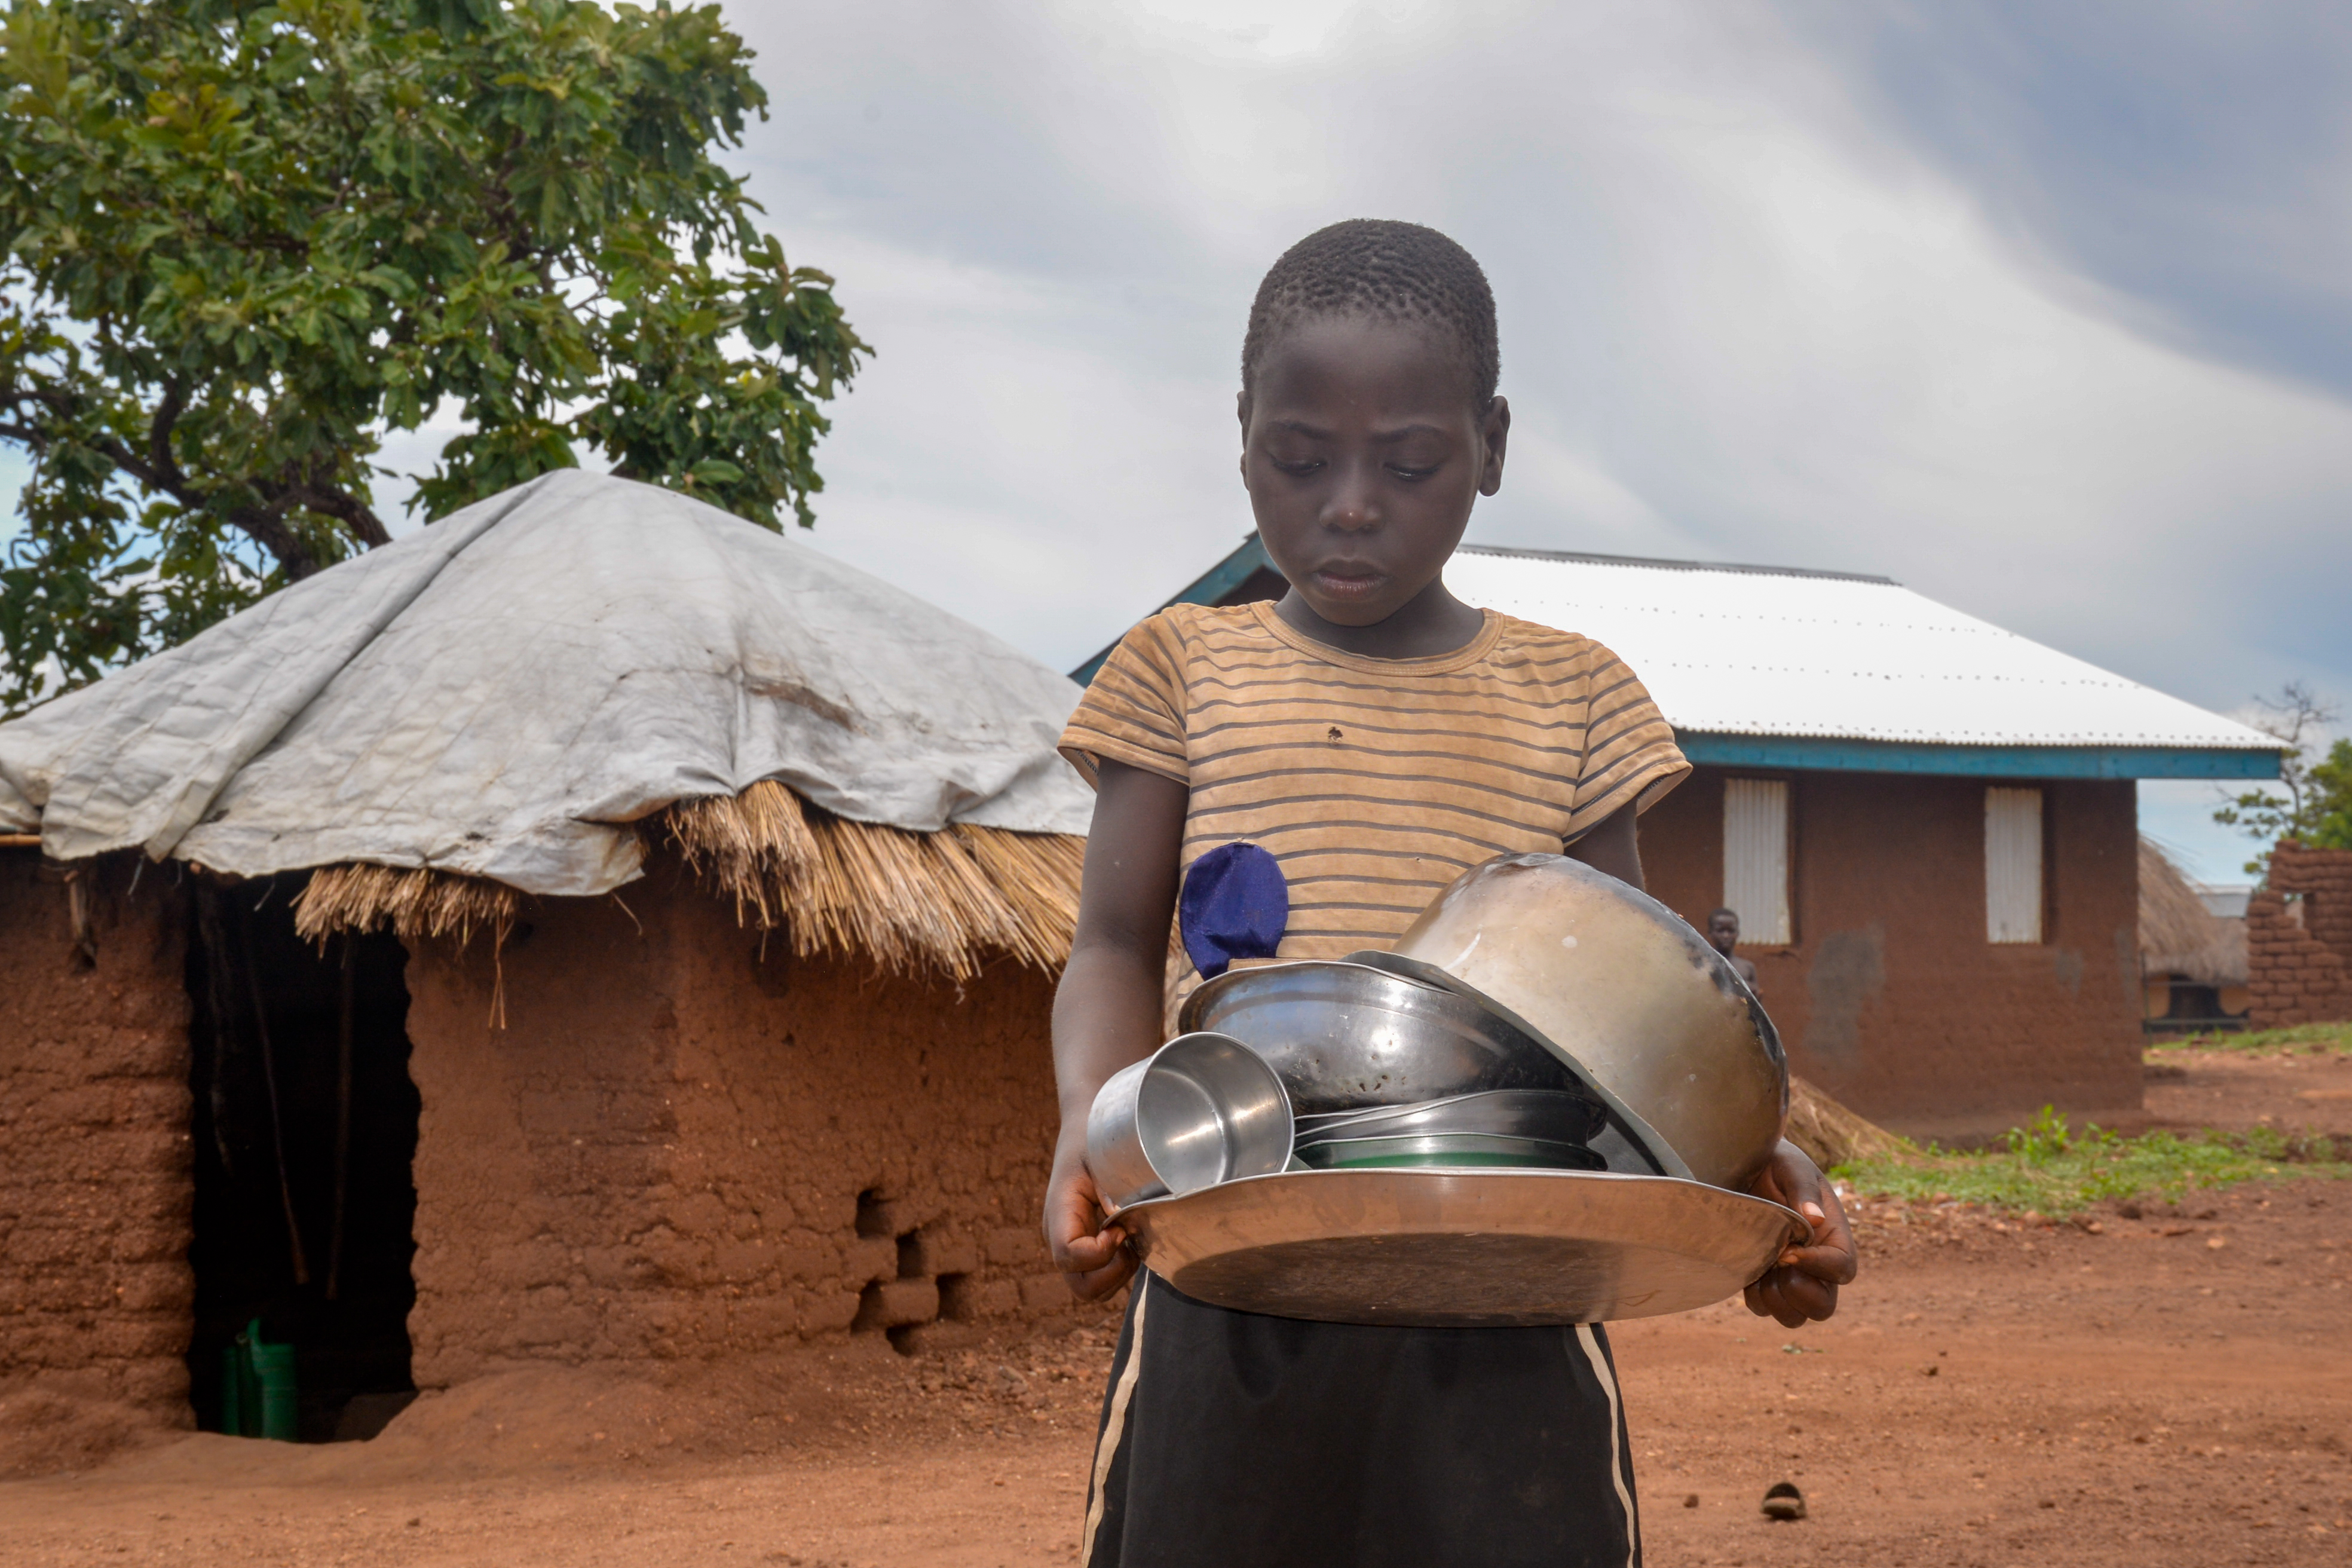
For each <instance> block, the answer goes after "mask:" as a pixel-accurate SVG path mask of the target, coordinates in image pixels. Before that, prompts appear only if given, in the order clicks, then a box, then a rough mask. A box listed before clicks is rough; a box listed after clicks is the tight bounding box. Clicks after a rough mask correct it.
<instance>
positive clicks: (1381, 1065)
mask: <svg viewBox="0 0 2352 1568" xmlns="http://www.w3.org/2000/svg"><path fill="white" fill-rule="evenodd" d="M1367 956H1370V955H1367ZM1450 982H1451V977H1450V976H1445V975H1437V976H1435V977H1434V978H1425V977H1421V976H1414V975H1406V974H1401V973H1394V972H1391V971H1390V970H1388V969H1384V968H1380V967H1376V966H1375V965H1373V964H1371V963H1364V962H1360V961H1338V960H1328V959H1327V960H1309V961H1307V962H1304V963H1278V964H1273V965H1270V966H1268V967H1265V968H1262V969H1248V970H1229V971H1227V972H1226V973H1223V974H1222V975H1219V976H1218V977H1217V978H1216V979H1214V980H1212V981H1210V982H1209V983H1208V984H1204V985H1202V987H1201V988H1200V989H1199V990H1198V991H1195V992H1194V993H1192V995H1191V996H1189V997H1187V998H1186V999H1185V1003H1184V1008H1183V1013H1182V1016H1181V1027H1182V1028H1184V1029H1186V1030H1188V1031H1191V1030H1210V1031H1214V1032H1216V1033H1218V1034H1221V1035H1223V1036H1226V1037H1231V1038H1233V1039H1236V1040H1239V1041H1241V1042H1243V1043H1244V1044H1245V1045H1247V1046H1248V1047H1249V1048H1250V1049H1251V1050H1253V1051H1255V1053H1257V1055H1258V1056H1260V1057H1262V1058H1265V1061H1266V1062H1267V1063H1268V1064H1269V1065H1271V1066H1272V1067H1273V1068H1274V1069H1275V1071H1276V1073H1278V1074H1279V1075H1280V1076H1281V1079H1282V1084H1283V1088H1284V1089H1285V1090H1286V1092H1287V1094H1288V1097H1289V1100H1290V1106H1291V1110H1292V1111H1293V1112H1294V1113H1295V1115H1296V1118H1297V1128H1298V1132H1297V1147H1296V1149H1295V1160H1296V1166H1295V1167H1294V1168H1306V1169H1340V1168H1349V1167H1355V1166H1358V1165H1360V1164H1361V1163H1365V1162H1372V1161H1377V1162H1380V1163H1381V1164H1382V1165H1408V1166H1410V1165H1423V1166H1434V1167H1445V1166H1479V1165H1486V1166H1495V1165H1514V1166H1518V1167H1521V1168H1526V1169H1533V1170H1555V1171H1557V1170H1607V1171H1616V1172H1618V1173H1622V1174H1625V1175H1643V1176H1687V1175H1689V1174H1690V1171H1689V1169H1688V1168H1687V1167H1686V1166H1685V1165H1684V1164H1683V1163H1682V1162H1681V1160H1680V1159H1679V1158H1678V1157H1677V1156H1676V1155H1675V1152H1674V1150H1673V1149H1672V1148H1671V1147H1669V1146H1668V1144H1667V1143H1666V1142H1665V1140H1664V1139H1663V1138H1660V1137H1659V1136H1658V1135H1657V1133H1656V1131H1654V1130H1653V1129H1652V1128H1651V1127H1650V1126H1649V1124H1648V1123H1647V1122H1645V1121H1643V1119H1642V1118H1641V1117H1640V1116H1639V1115H1637V1114H1636V1113H1635V1112H1634V1111H1633V1110H1632V1108H1630V1107H1629V1106H1627V1105H1626V1104H1625V1103H1624V1102H1623V1101H1622V1100H1618V1099H1617V1098H1616V1097H1615V1096H1614V1095H1612V1094H1611V1093H1610V1092H1609V1090H1607V1089H1604V1088H1602V1087H1601V1085H1600V1084H1598V1083H1596V1082H1594V1081H1593V1080H1592V1079H1591V1075H1590V1074H1588V1073H1586V1072H1584V1071H1583V1070H1582V1069H1581V1068H1580V1067H1579V1066H1578V1064H1577V1063H1576V1062H1575V1060H1574V1059H1573V1058H1568V1057H1566V1056H1563V1055H1562V1054H1560V1053H1559V1052H1557V1051H1555V1050H1553V1049H1551V1048H1550V1047H1549V1046H1548V1045H1547V1044H1546V1043H1545V1042H1544V1040H1543V1039H1542V1037H1540V1036H1538V1035H1537V1034H1535V1033H1534V1032H1533V1031H1532V1030H1530V1029H1528V1028H1526V1027H1524V1026H1521V1025H1520V1024H1518V1023H1517V1022H1516V1021H1515V1020H1513V1019H1510V1018H1508V1017H1507V1016H1503V1015H1502V1014H1501V1013H1499V1012H1498V1011H1497V1010H1496V1009H1494V1008H1492V1007H1489V1006H1487V1005H1485V1004H1484V1002H1483V1001H1482V1000H1481V999H1480V998H1478V997H1475V996H1472V995H1467V994H1463V993H1462V992H1461V991H1459V990H1456V989H1454V988H1452V986H1451V984H1450ZM1353 1118H1369V1120H1366V1121H1361V1122H1360V1123H1359V1122H1357V1121H1352V1120H1349V1119H1353ZM1343 1125H1344V1126H1346V1127H1347V1129H1348V1131H1345V1132H1343V1131H1340V1129H1341V1127H1342V1126H1343ZM1433 1138H1434V1139H1437V1140H1439V1142H1428V1140H1430V1139H1433ZM1363 1139H1381V1140H1392V1139H1409V1140H1414V1141H1415V1142H1411V1143H1396V1142H1391V1143H1387V1144H1386V1145H1385V1146H1378V1145H1373V1144H1367V1143H1364V1142H1360V1140H1363ZM1342 1144H1344V1145H1346V1147H1339V1146H1338V1145H1342ZM1373 1168H1379V1167H1378V1166H1374V1167H1373Z"/></svg>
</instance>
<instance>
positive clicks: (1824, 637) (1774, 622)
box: [1445, 545, 2278, 752]
mask: <svg viewBox="0 0 2352 1568" xmlns="http://www.w3.org/2000/svg"><path fill="white" fill-rule="evenodd" d="M1445 582H1446V585H1447V586H1448V587H1449V588H1451V589H1452V590H1453V591H1454V594H1455V595H1456V596H1458V597H1460V598H1462V599H1464V600H1465V601H1467V602H1468V603H1470V604H1473V605H1484V606H1487V607H1489V608H1493V609H1496V610H1500V611H1502V612H1504V613H1505V614H1506V615H1512V616H1519V617H1521V618H1522V619H1524V620H1530V621H1536V622H1539V623H1541V624H1543V625H1545V626H1559V627H1560V628H1562V629H1563V630H1567V631H1574V632H1581V633H1583V634H1584V635H1585V636H1587V637H1593V638H1595V639H1597V640H1599V641H1600V642H1602V643H1605V644H1606V645H1608V647H1611V648H1612V649H1613V650H1615V652H1616V653H1617V655H1618V656H1619V657H1620V658H1622V659H1624V660H1625V662H1626V663H1627V664H1629V665H1631V666H1633V669H1634V671H1635V672H1636V673H1637V674H1639V675H1640V676H1641V678H1642V679H1643V682H1644V683H1645V684H1646V685H1647V686H1648V687H1649V689H1650V693H1651V695H1652V696H1653V697H1654V698H1655V699H1656V700H1657V703H1658V707H1659V708H1660V710H1663V711H1664V714H1665V716H1666V720H1667V721H1668V722H1669V723H1671V724H1673V725H1674V726H1675V729H1677V730H1687V731H1700V732H1705V733H1714V734H1728V735H1781V736H1806V737H1819V738H1823V739H1839V740H1855V741H1888V742H1912V743H1927V744H1943V745H1964V746H2147V747H2167V748H2175V747H2177V748H2193V749H2199V750H2228V751H2262V752H2276V751H2277V750H2278V742H2276V741H2274V740H2273V739H2272V738H2271V737H2270V736H2268V735H2265V734H2263V733H2262V732H2261V731H2258V730H2254V729H2251V728H2249V727H2248V726H2246V725H2243V724H2240V723H2237V722H2235V721H2232V720H2229V719H2224V718H2222V717H2221V715H2220V714H2218V713H2209V712H2207V711H2206V710H2204V709H2202V708H2199V707H2196V706H2194V705H2193V704H2190V703H2187V702H2183V701H2182V700H2179V698H2177V697H2168V696H2166V695H2165V694H2164V693H2163V692H2161V691H2157V690H2154V689H2150V688H2148V687H2146V686H2142V685H2140V684H2139V683H2138V682H2137V681H2135V680H2126V679H2124V678H2123V677H2122V676H2120V675H2115V674H2111V673H2109V672H2108V671H2106V670H2104V669H2101V668H2098V667H2097V666H2095V665H2092V664H2086V663H2084V661H2083V660H2081V659H2079V658H2073V657H2072V656H2070V655H2067V654H2063V653H2060V652H2059V651H2058V650H2057V649H2055V648H2050V647H2042V645H2041V644H2040V643H2037V642H2034V641H2032V639H2030V638H2027V637H2019V636H2018V635H2017V634H2016V633H2014V632H2008V631H2003V630H2002V629H2001V628H2000V627H1999V626H1994V625H1992V624H1991V623H1990V622H1989V621H1980V620H1979V619H1977V618H1976V617H1975V616H1966V615H1962V614H1961V613H1960V612H1959V611H1958V610H1954V609H1950V608H1948V607H1947V606H1945V605H1939V604H1937V603H1936V602H1935V601H1934V600H1933V599H1929V598H1926V597H1924V596H1922V595H1918V594H1915V593H1913V592H1912V591H1911V590H1910V589H1908V588H1906V587H1904V586H1903V585H1902V584H1899V583H1896V582H1894V581H1892V580H1890V579H1888V578H1885V577H1859V576H1850V575H1846V574H1839V573H1829V572H1804V571H1798V570H1794V569H1787V568H1778V567H1761V566H1727V565H1713V564H1709V563H1704V562H1681V561H1642V560H1634V559H1630V558H1624V557H1612V556H1594V555H1570V554H1559V553H1553V552H1544V551H1521V550H1502V549H1496V548H1493V547H1487V546H1479V545H1468V546H1465V547H1464V549H1463V550H1462V551H1461V552H1460V553H1458V554H1456V555H1455V556H1454V560H1453V562H1452V563H1450V564H1448V565H1447V567H1446V569H1445Z"/></svg>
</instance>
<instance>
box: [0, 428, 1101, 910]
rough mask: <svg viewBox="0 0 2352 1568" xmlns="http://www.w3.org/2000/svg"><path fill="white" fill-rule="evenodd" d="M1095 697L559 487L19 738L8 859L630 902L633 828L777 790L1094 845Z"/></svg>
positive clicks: (160, 664)
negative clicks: (372, 869)
mask: <svg viewBox="0 0 2352 1568" xmlns="http://www.w3.org/2000/svg"><path fill="white" fill-rule="evenodd" d="M1078 695H1079V693H1078V689H1077V687H1076V685H1074V684H1073V683H1072V682H1071V681H1070V680H1069V679H1066V677H1064V676H1062V675H1059V674H1057V673H1055V671H1053V670H1051V669H1048V668H1045V666H1044V665H1041V664H1039V663H1037V662H1036V661H1035V660H1034V659H1031V658H1027V657H1025V656H1024V655H1023V654H1021V653H1019V652H1018V651H1016V650H1015V649H1013V648H1012V647H1009V646H1007V645H1006V644H1004V643H1002V642H999V641H998V640H997V639H996V638H994V637H990V636H989V635H988V634H986V633H985V632H982V631H981V630H980V629H979V628H978V627H976V626H970V625H968V624H966V623H965V622H963V621H960V620H958V619H957V618H956V617H954V616H950V615H949V614H948V613H947V612H945V611H944V610H940V609H938V608H936V607H934V606H933V605H928V604H926V603H924V602H923V601H922V600H920V599H918V598H915V597H914V596H913V595H908V594H905V593H902V592H900V591H899V590H898V589H896V588H893V587H891V586H890V585H889V584H886V583H883V582H881V581H880V580H878V579H877V578H874V577H871V576H868V575H867V574H865V573H863V572H859V571H856V570H855V569H854V568H851V567H849V566H845V565H844V564H842V563H839V562H837V561H835V560H833V559H832V558H830V557H828V556H826V555H824V554H823V553H821V552H817V551H815V550H813V549H811V548H809V547H808V546H806V545H804V544H800V543H797V542H794V541H793V540H790V539H786V538H782V537H781V536H779V535H777V534H774V533H771V532H769V531H766V530H765V529H761V528H759V527H757V526H755V525H753V524H751V523H749V522H746V521H742V520H741V519H740V518H736V517H731V516H730V515H728V514H727V513H725V512H722V511H719V510H716V509H714V508H711V507H709V506H705V505H703V504H702V503H700V502H698V501H695V500H688V499H687V498H686V497H684V496H680V495H677V494H675V493H673V492H671V491H668V490H664V489H656V488H654V487H652V486H650V485H641V484H633V483H630V482H628V481H626V480H623V479H604V478H599V477H597V476H594V475H592V474H586V473H582V472H579V471H577V470H564V471H561V472H557V473H551V474H547V475H544V476H542V477H541V478H539V479H534V480H532V481H530V483H529V484H525V485H521V486H519V487H517V488H516V489H511V490H509V491H506V492H505V493H504V494H502V495H498V496H493V497H492V498H490V499H489V500H486V501H482V502H479V503H478V504H477V505H474V506H471V507H468V508H467V509H466V510H463V511H460V512H457V513H456V514H455V515H454V516H451V517H449V518H447V519H446V520H445V521H441V522H438V523H436V524H434V525H433V526H431V527H429V528H426V529H423V530H421V531H418V532H416V533H415V534H412V535H410V536H409V537H407V538H404V539H402V540H400V541H398V542H394V543H393V544H390V545H387V546H384V547H383V548H382V549H379V550H375V551H372V552H369V553H367V554H365V555H362V556H360V557H358V558H356V559H354V560H352V561H348V562H345V563H342V564H341V565H338V566H335V567H333V568H331V569H330V570H328V571H326V572H323V573H320V574H319V575H317V576H315V577H312V578H310V579H308V580H307V581H304V582H301V583H299V584H294V585H293V586H292V587H289V588H287V589H285V590H284V591H283V592H281V593H278V594H276V595H272V596H270V597H269V598H268V599H265V600H263V601H262V602H261V603H260V604H258V605H255V606H254V607H253V608H251V609H249V610H247V611H245V612H244V613H243V614H241V615H238V616H234V617H233V618H231V619H229V620H227V621H225V622H223V623H222V624H220V625H219V626H214V627H212V628H211V629H210V630H208V631H206V632H205V633H204V634H203V635H202V636H200V637H196V638H194V640H192V641H190V642H188V643H186V644H185V645H184V646H182V647H176V648H173V649H171V650H170V651H168V652H165V653H162V654H158V655H157V656H155V657H154V658H151V659H148V660H146V661H144V662H143V663H141V664H139V665H136V666H133V667H132V668H129V669H126V670H124V671H122V672H121V673H120V674H118V675H115V676H112V677H110V678H109V679H105V680H102V681H100V682H99V683H98V684H96V685H94V686H91V687H88V688H85V689H82V690H80V691H77V692H73V693H71V694H69V695H68V696H66V697H62V698H59V699H58V700H56V701H54V702H51V703H49V704H47V706H45V707H42V708H38V709H36V710H34V711H33V712H32V713H30V714H28V715H26V717H24V718H22V719H19V720H17V721H15V722H14V723H10V724H5V725H0V832H32V831H36V830H37V831H38V832H39V833H40V835H41V840H42V847H43V848H44V850H45V851H47V853H48V854H49V855H50V856H52V857H54V858H58V859H79V858H84V857H87V856H91V855H97V854H100V853H103V852H105V851H108V850H112V849H126V848H133V847H136V848H141V849H143V850H145V851H146V852H147V853H148V854H149V855H151V856H152V857H154V858H157V859H162V858H165V857H167V856H168V857H173V858H179V859H184V860H189V861H194V862H196V863H198V864H201V865H204V866H207V867H210V868H213V869H215V870H219V871H225V872H229V873H233V874H236V875H239V876H261V875H266V874H268V873H271V872H277V871H288V870H295V869H299V868H304V867H311V866H322V865H331V864H336V863H341V862H347V861H363V862H368V863H373V864H376V865H384V866H398V867H429V868H433V869H436V870H441V871H452V872H460V873H465V874H468V875H473V876H478V877H488V878H493V879H497V880H499V881H500V882H504V883H507V884H508V885H509V886H511V887H515V888H518V889H522V890H523V891H525V892H530V893H541V894H573V895H585V894H593V893H601V892H604V891H607V890H609V889H613V888H614V887H617V886H619V885H620V884H622V883H624V882H626V881H628V880H630V879H632V878H634V877H635V876H636V875H637V874H638V861H639V858H640V856H641V850H640V847H639V843H638V839H637V837H636V836H635V834H634V833H633V832H630V831H628V830H626V828H625V825H626V824H629V823H632V822H635V821H636V820H637V819H639V818H642V817H645V816H649V815H651V814H652V813H654V812H656V811H658V810H660V809H661V808H663V807H664V806H666V805H669V804H670V803H672V802H673V801H676V800H678V799H681V798H684V797H688V796H696V795H734V794H738V793H740V791H742V790H744V789H745V788H748V787H749V786H750V785H751V784H755V783H757V782H759V781H760V780H761V779H777V780H781V781H782V782H783V783H784V784H789V785H791V786H792V787H793V789H795V790H797V791H798V792H799V793H800V794H801V795H803V796H804V797H805V798H806V799H808V800H810V801H813V802H814V803H815V804H816V805H821V806H823V807H824V808H826V809H827V810H829V811H833V812H835V813H837V814H838V815H840V816H845V817H849V818H853V819H855V820H856V821H860V822H870V823H884V824H887V825H890V826H897V827H904V828H909V829H914V830H917V831H925V832H928V831H934V830H937V829H938V828H940V827H941V826H945V825H946V824H947V823H948V822H950V821H956V822H967V823H971V824H974V825H976V826H986V827H1003V828H1011V829H1015V830H1019V831H1026V832H1034V833H1076V834H1083V833H1084V832H1086V830H1087V818H1088V814H1089V812H1090V810H1091V802H1092V797H1091V795H1089V793H1088V792H1087V789H1086V787H1085V785H1084V784H1081V783H1080V782H1079V780H1078V777H1077V775H1076V773H1074V772H1073V771H1072V770H1071V768H1070V766H1069V764H1068V763H1066V762H1064V761H1063V760H1062V759H1061V758H1060V757H1059V756H1058V755H1057V754H1055V750H1054V743H1055V740H1056V739H1057V738H1058V736H1059V734H1060V731H1061V727H1062V723H1063V721H1065V720H1066V718H1067V717H1068V716H1069V713H1070V710H1072V709H1073V708H1075V707H1076V705H1077V700H1078Z"/></svg>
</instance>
